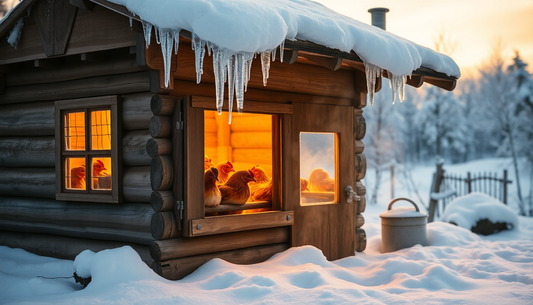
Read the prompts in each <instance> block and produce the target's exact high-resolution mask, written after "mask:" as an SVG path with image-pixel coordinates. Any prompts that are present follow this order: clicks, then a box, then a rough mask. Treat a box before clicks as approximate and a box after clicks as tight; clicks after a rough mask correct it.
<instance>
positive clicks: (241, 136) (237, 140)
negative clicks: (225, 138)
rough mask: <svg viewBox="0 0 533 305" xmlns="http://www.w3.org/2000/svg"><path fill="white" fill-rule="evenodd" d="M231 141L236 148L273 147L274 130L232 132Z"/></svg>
mask: <svg viewBox="0 0 533 305" xmlns="http://www.w3.org/2000/svg"><path fill="white" fill-rule="evenodd" d="M230 143H231V146H232V147H234V148H272V132H268V131H256V132H232V133H231V137H230Z"/></svg>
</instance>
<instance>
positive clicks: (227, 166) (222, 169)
mask: <svg viewBox="0 0 533 305" xmlns="http://www.w3.org/2000/svg"><path fill="white" fill-rule="evenodd" d="M216 168H217V169H218V185H221V184H224V183H226V182H227V181H228V178H229V173H231V172H234V171H235V170H234V169H233V164H231V162H229V161H226V162H222V163H219V164H217V166H216Z"/></svg>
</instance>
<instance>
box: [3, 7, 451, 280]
mask: <svg viewBox="0 0 533 305" xmlns="http://www.w3.org/2000/svg"><path fill="white" fill-rule="evenodd" d="M267 2H268V1H265V3H264V5H263V6H264V7H266V6H267V5H268V3H267ZM136 3H137V4H138V3H146V2H143V1H138V2H135V1H127V0H120V1H119V0H114V1H106V0H90V1H88V0H70V1H69V0H48V1H45V0H24V1H22V2H20V3H19V4H18V5H17V7H16V8H14V10H12V11H11V12H10V14H9V15H8V16H6V17H5V18H4V19H3V20H2V22H1V23H0V39H1V40H0V230H1V233H0V244H1V245H7V246H10V247H17V248H22V249H25V250H28V251H30V252H34V253H37V254H40V255H47V256H53V257H59V258H68V259H73V258H74V257H75V256H76V255H77V254H79V253H80V252H81V251H83V250H85V249H91V250H93V251H99V250H103V249H109V248H114V247H119V246H123V245H129V246H131V247H132V248H133V249H135V250H136V251H137V252H138V253H139V255H140V257H141V258H142V259H143V260H144V261H145V262H146V263H147V264H149V265H150V266H152V268H153V269H154V270H155V271H156V272H157V273H159V274H160V275H162V276H163V277H165V278H167V279H180V278H182V277H184V276H186V275H187V274H190V273H191V272H193V271H194V270H195V269H196V268H198V267H199V266H201V265H202V264H203V263H205V262H207V261H208V260H210V259H212V258H222V259H224V260H227V261H229V262H232V263H239V264H250V263H257V262H261V261H264V260H266V259H268V258H269V257H271V256H272V255H274V254H275V253H278V252H281V251H284V250H285V249H287V248H289V247H294V246H302V245H313V246H315V247H317V248H319V249H321V250H322V252H323V253H324V255H325V256H326V257H327V258H328V259H329V260H335V259H339V258H343V257H346V256H351V255H354V254H355V253H356V251H363V250H364V249H365V245H366V239H365V233H364V230H363V229H361V226H362V225H363V223H364V218H363V216H362V213H363V212H364V210H365V187H364V186H363V184H362V183H361V179H362V178H363V177H364V176H365V172H366V161H365V160H366V159H365V155H364V145H363V142H362V140H363V137H364V136H365V129H366V126H365V120H364V118H363V116H362V108H364V107H365V106H366V104H367V96H368V100H369V101H371V100H372V96H373V93H374V92H375V91H377V90H379V88H380V86H381V79H382V77H387V78H389V79H390V80H391V84H392V85H393V89H395V90H397V91H402V90H403V85H404V84H405V83H407V84H408V85H411V86H414V87H419V86H421V85H422V84H423V83H424V82H427V83H430V84H432V85H435V86H439V87H441V88H444V89H446V90H453V88H454V87H455V83H456V79H457V77H458V76H459V75H458V72H456V70H455V69H456V66H455V64H454V63H453V61H452V60H451V59H449V58H448V57H446V56H444V55H441V54H438V53H435V52H433V51H431V50H429V49H426V48H423V47H420V46H418V45H415V44H413V43H411V42H408V41H406V40H403V39H401V38H399V37H397V36H394V35H392V34H390V33H388V32H385V31H383V30H381V29H377V28H374V27H372V26H369V25H364V24H362V23H359V22H357V21H355V20H352V19H349V18H347V17H342V18H340V19H339V18H336V17H335V16H338V15H336V14H335V13H334V12H332V11H329V10H328V9H326V8H324V7H322V6H320V5H318V4H316V3H311V2H310V3H309V4H305V3H303V4H302V3H296V2H292V1H289V0H286V1H282V2H280V3H283V5H285V6H287V7H285V8H284V9H287V10H289V12H291V14H292V13H295V12H298V14H297V15H296V16H298V17H299V18H300V19H301V20H304V19H306V18H311V19H313V18H319V19H320V18H322V19H320V20H337V21H338V20H341V19H342V20H341V21H342V22H341V23H340V24H341V25H350V24H351V25H353V26H352V27H353V29H352V31H353V32H354V33H355V34H357V33H362V34H361V35H362V36H361V37H359V38H360V39H361V41H365V42H364V43H363V42H361V43H359V42H358V41H357V40H356V41H355V46H354V45H350V46H349V47H348V48H345V47H341V46H339V45H338V44H336V43H333V42H332V43H328V42H327V41H326V40H324V39H323V38H324V35H321V34H320V33H321V32H320V30H321V29H320V28H318V29H315V30H316V31H315V32H314V31H309V33H307V34H304V33H296V32H294V31H290V29H289V30H287V31H286V32H284V33H283V35H282V36H279V35H278V36H279V37H281V38H279V39H278V40H277V41H276V42H275V44H272V43H271V44H270V45H265V44H263V45H262V47H257V48H256V49H254V50H250V49H249V48H248V49H243V50H239V49H235V48H238V47H239V45H240V44H239V43H238V42H239V39H240V40H241V41H244V40H246V39H245V38H246V37H245V38H242V37H240V36H237V34H235V35H236V37H237V38H238V39H233V40H235V41H237V43H236V44H235V45H236V47H235V48H233V49H232V48H230V47H231V45H223V41H222V42H218V41H216V37H218V36H220V35H219V34H217V35H209V33H210V32H209V31H208V32H206V33H207V34H206V35H204V34H201V33H202V31H205V29H203V30H200V29H196V28H194V27H187V26H185V23H183V24H181V23H179V22H178V23H177V24H176V26H175V27H174V28H172V27H170V25H169V23H168V22H167V23H166V21H165V20H169V18H166V17H165V16H166V15H165V12H166V11H175V12H176V16H177V17H176V18H175V19H176V20H181V19H180V18H188V17H187V16H184V15H183V14H186V12H184V8H183V7H181V8H180V7H168V8H165V7H161V5H160V4H156V3H152V5H153V7H152V6H145V7H144V9H143V8H142V5H141V6H139V5H136ZM166 3H168V2H166ZM184 3H185V4H183V3H181V4H180V3H178V2H176V4H174V5H176V6H179V5H182V6H184V5H185V6H186V5H190V6H194V5H196V4H197V3H196V2H195V1H192V2H189V4H187V2H184ZM243 3H244V2H243ZM169 5H170V4H169ZM243 5H244V4H243ZM254 7H255V6H251V5H250V6H247V7H245V10H244V11H247V10H248V11H249V14H250V16H251V17H247V15H246V14H244V15H242V16H241V17H242V18H243V19H246V18H248V19H250V18H253V16H255V15H254V14H257V12H254ZM272 9H273V10H276V8H272ZM154 12H155V15H154ZM180 12H181V13H180ZM317 12H319V13H320V14H318V13H317ZM145 13H146V14H145ZM180 14H181V15H180ZM313 14H314V15H313ZM267 15H268V14H267ZM154 16H158V18H154ZM309 16H311V17H309ZM192 17H194V16H192ZM227 18H231V15H229V16H228V17H227ZM343 18H344V19H343ZM311 19H310V20H311ZM267 21H268V18H267ZM337 21H336V22H337ZM212 22H213V26H214V28H222V29H223V30H224V31H226V32H228V31H229V34H228V35H229V36H228V37H230V36H231V37H233V36H232V35H233V33H231V30H227V27H226V28H224V22H225V20H224V19H222V20H213V21H212ZM217 22H219V23H217ZM220 22H222V23H220ZM258 22H265V21H264V20H263V21H258ZM310 26H315V27H316V26H318V27H320V22H319V23H316V24H311V25H310ZM214 28H213V27H211V29H213V30H212V31H215V30H214ZM281 28H283V27H281ZM358 29H362V30H360V31H359V30H358ZM224 31H222V32H224ZM271 31H273V32H272V33H274V34H275V31H276V30H275V29H271ZM357 31H359V32H357ZM293 32H294V33H293ZM347 32H349V31H347ZM219 33H220V32H219ZM313 33H317V35H316V37H314V36H313V35H314V34H313ZM259 34H260V33H258V35H256V36H258V37H259V38H258V39H261V37H260V36H261V35H259ZM274 34H272V35H271V36H272V37H274V36H276V35H274ZM355 34H353V35H355ZM202 35H204V36H202ZM222 36H224V35H222ZM265 36H266V35H265ZM326 36H327V35H326ZM331 36H332V37H334V36H335V35H331ZM209 37H212V38H209ZM239 37H240V38H239ZM254 37H255V36H254ZM255 38H257V37H255ZM363 38H365V39H363ZM210 39H212V40H210ZM221 39H224V37H222V38H221ZM264 39H266V40H268V39H267V37H265V38H264ZM271 39H272V38H271ZM333 40H335V39H333ZM339 40H346V39H339ZM348 40H349V39H348ZM246 41H248V40H246ZM352 41H353V40H352ZM374 41H377V42H380V41H381V42H385V44H383V45H379V44H378V45H373V43H374ZM387 41H389V42H391V43H390V44H387V43H386V42H387ZM377 42H376V43H377ZM269 43H270V42H269ZM267 44H268V43H267ZM366 45H368V46H370V47H374V49H375V47H376V46H377V48H378V49H379V50H381V51H382V52H372V51H371V49H372V48H366V47H365V46H366ZM397 45H405V46H406V47H405V49H406V50H407V51H405V50H404V51H402V50H397V49H395V48H397ZM395 46H396V47H395ZM369 49H370V51H369ZM389 49H390V50H389ZM387 52H388V53H387ZM402 52H403V53H402ZM405 52H407V53H405ZM414 53H416V54H417V55H416V56H414V55H412V54H414ZM383 54H385V55H387V54H388V55H391V54H392V55H393V58H398V59H395V60H393V61H392V62H393V63H392V64H391V63H390V61H387V60H381V59H380V58H382V57H384V56H385V55H383ZM405 54H411V55H408V56H411V57H412V58H411V57H409V58H408V59H406V56H405ZM396 55H397V57H394V56H396ZM400 58H401V59H400ZM413 58H414V59H413ZM403 61H407V62H409V63H410V64H411V65H412V66H408V67H407V68H405V65H403V66H402V65H401V64H403V63H404V62H403ZM397 63H400V65H398V64H397ZM397 66H400V68H398V67H397ZM450 67H452V68H450ZM395 69H396V70H398V71H396V70H395Z"/></svg>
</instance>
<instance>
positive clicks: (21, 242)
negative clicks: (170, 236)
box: [0, 231, 154, 265]
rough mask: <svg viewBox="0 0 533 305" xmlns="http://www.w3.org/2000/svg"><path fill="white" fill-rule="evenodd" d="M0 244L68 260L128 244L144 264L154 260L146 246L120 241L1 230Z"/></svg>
mask: <svg viewBox="0 0 533 305" xmlns="http://www.w3.org/2000/svg"><path fill="white" fill-rule="evenodd" d="M0 244H1V245H3V246H8V247H11V248H19V249H24V250H26V251H28V252H31V253H34V254H37V255H41V256H49V257H55V258H60V259H68V260H74V259H75V258H76V256H77V255H78V254H80V253H81V252H83V251H84V250H87V249H88V250H91V251H93V252H100V251H102V250H106V249H114V248H119V247H123V246H130V247H132V248H133V250H135V251H136V252H137V253H138V254H139V256H140V257H141V259H142V260H143V261H144V262H145V263H146V264H148V265H151V264H152V262H153V261H154V260H153V259H152V258H151V257H150V248H149V247H148V246H146V245H139V244H134V243H127V242H120V241H108V240H93V239H86V238H75V237H68V236H58V235H50V234H39V233H19V232H8V231H1V232H0Z"/></svg>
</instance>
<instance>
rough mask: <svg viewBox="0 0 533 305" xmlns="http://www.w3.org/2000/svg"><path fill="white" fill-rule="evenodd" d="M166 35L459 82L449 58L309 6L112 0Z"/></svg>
mask: <svg viewBox="0 0 533 305" xmlns="http://www.w3.org/2000/svg"><path fill="white" fill-rule="evenodd" d="M107 1H108V2H111V3H115V4H119V5H122V6H124V7H126V8H127V9H128V10H129V11H130V12H132V13H133V14H135V15H137V16H139V17H140V19H141V20H143V21H145V22H148V23H151V24H153V25H154V26H156V27H157V28H160V29H171V30H182V29H184V30H187V31H190V32H191V33H194V34H195V35H197V36H198V37H200V38H201V39H203V40H206V41H209V42H211V43H214V44H216V45H218V46H220V47H223V48H227V49H229V50H234V51H236V52H252V53H260V52H264V51H269V50H273V49H275V48H276V47H277V46H279V45H280V44H282V42H283V41H284V40H285V39H289V40H295V39H299V40H306V41H310V42H313V43H317V44H320V45H323V46H326V47H329V48H333V49H338V50H341V51H344V52H350V51H352V50H353V51H354V52H355V53H356V54H358V55H359V56H360V57H361V58H362V59H363V60H364V61H365V62H366V63H370V64H373V65H376V66H378V67H380V68H382V69H386V70H388V71H389V72H391V73H393V74H394V75H410V74H411V73H412V71H415V70H417V69H418V68H420V67H426V68H430V69H432V70H434V71H436V72H440V73H443V74H446V75H448V76H453V77H457V78H459V77H460V75H461V73H460V69H459V67H458V66H457V64H456V63H455V62H454V61H453V60H452V59H451V58H450V57H448V56H446V55H444V54H440V53H437V52H435V51H433V50H431V49H429V48H427V47H423V46H420V45H418V44H416V43H413V42H411V41H408V40H407V39H404V38H401V37H399V36H396V35H394V34H392V33H390V32H387V31H384V30H381V29H379V28H377V27H374V26H371V25H368V24H365V23H362V22H359V21H357V20H354V19H351V18H349V17H346V16H343V15H340V14H338V13H336V12H334V11H332V10H330V9H328V8H326V7H324V6H323V5H321V4H318V3H315V2H311V1H305V0H271V1H267V0H256V1H245V0H235V1H231V2H230V1H224V0H204V1H200V0H189V1H169V0H167V1H159V2H157V3H154V2H153V1H148V0H107Z"/></svg>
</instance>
